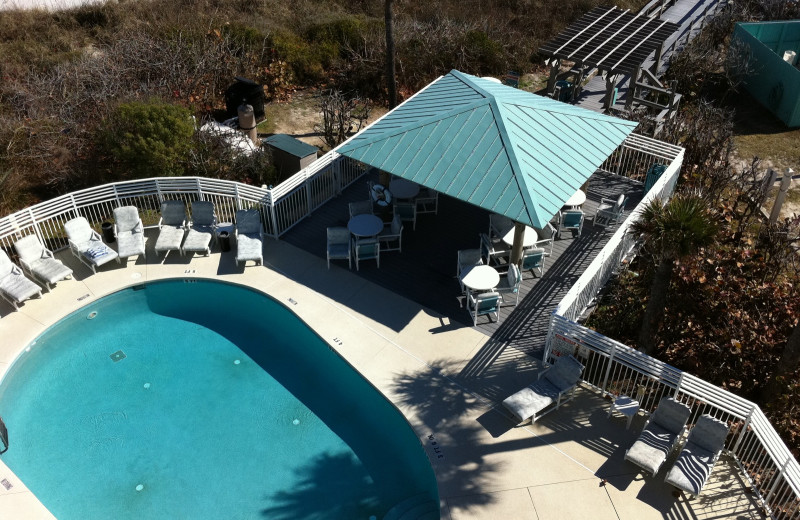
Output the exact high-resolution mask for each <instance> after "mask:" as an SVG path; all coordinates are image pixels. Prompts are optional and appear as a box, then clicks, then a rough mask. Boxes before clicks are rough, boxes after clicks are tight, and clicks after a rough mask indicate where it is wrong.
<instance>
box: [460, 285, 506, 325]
mask: <svg viewBox="0 0 800 520" xmlns="http://www.w3.org/2000/svg"><path fill="white" fill-rule="evenodd" d="M467 310H468V311H469V315H470V316H472V325H473V326H477V325H478V316H489V321H490V322H491V321H492V314H494V316H495V320H496V321H497V323H500V293H498V292H496V291H490V292H483V293H478V294H472V293H470V294H469V295H468V297H467Z"/></svg>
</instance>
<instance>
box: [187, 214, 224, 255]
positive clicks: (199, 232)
mask: <svg viewBox="0 0 800 520" xmlns="http://www.w3.org/2000/svg"><path fill="white" fill-rule="evenodd" d="M216 227H217V216H216V215H215V214H214V203H213V202H208V201H203V200H196V201H193V202H192V221H191V222H190V223H189V233H187V235H186V240H184V241H183V249H182V250H181V252H183V253H186V252H187V251H189V252H190V253H205V254H206V256H208V255H210V254H211V247H210V244H211V239H212V238H214V237H215V236H216Z"/></svg>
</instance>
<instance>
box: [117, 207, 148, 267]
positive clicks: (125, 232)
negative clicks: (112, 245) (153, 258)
mask: <svg viewBox="0 0 800 520" xmlns="http://www.w3.org/2000/svg"><path fill="white" fill-rule="evenodd" d="M114 234H115V235H117V253H118V254H119V257H120V258H124V259H125V260H126V261H127V259H128V258H130V257H132V256H137V257H138V256H140V255H141V256H145V252H144V226H143V225H142V219H141V218H139V210H138V209H137V208H136V206H122V207H119V208H114Z"/></svg>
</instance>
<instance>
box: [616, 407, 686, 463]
mask: <svg viewBox="0 0 800 520" xmlns="http://www.w3.org/2000/svg"><path fill="white" fill-rule="evenodd" d="M691 413H692V410H691V409H690V408H689V407H688V406H686V405H685V404H683V403H679V402H678V401H676V400H675V399H673V398H671V397H663V398H662V399H661V401H659V403H658V407H657V408H656V411H655V412H653V415H651V416H650V418H649V419H648V420H647V422H646V423H645V425H644V429H643V430H642V433H641V434H640V435H639V438H638V439H636V442H634V443H633V446H631V447H630V449H628V451H626V452H625V460H629V461H631V462H633V463H634V464H636V465H637V466H639V467H640V468H642V469H644V470H646V471H649V472H650V473H651V474H652V475H653V476H655V474H656V473H658V470H659V468H660V467H661V465H662V464H663V463H664V461H665V460H667V456H669V454H670V453H671V452H672V449H673V448H674V447H675V444H676V443H677V442H678V440H679V439H680V438H681V437H683V433H684V431H685V430H686V421H688V420H689V415H690V414H691Z"/></svg>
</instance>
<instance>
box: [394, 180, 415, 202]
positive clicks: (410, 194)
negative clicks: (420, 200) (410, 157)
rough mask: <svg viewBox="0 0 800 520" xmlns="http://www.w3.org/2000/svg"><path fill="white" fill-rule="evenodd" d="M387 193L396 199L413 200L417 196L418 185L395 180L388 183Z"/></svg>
mask: <svg viewBox="0 0 800 520" xmlns="http://www.w3.org/2000/svg"><path fill="white" fill-rule="evenodd" d="M389 191H391V192H392V195H394V196H395V198H398V199H413V198H414V197H416V196H417V195H419V184H417V183H416V182H411V181H407V180H405V179H395V180H393V181H392V182H390V183H389Z"/></svg>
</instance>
